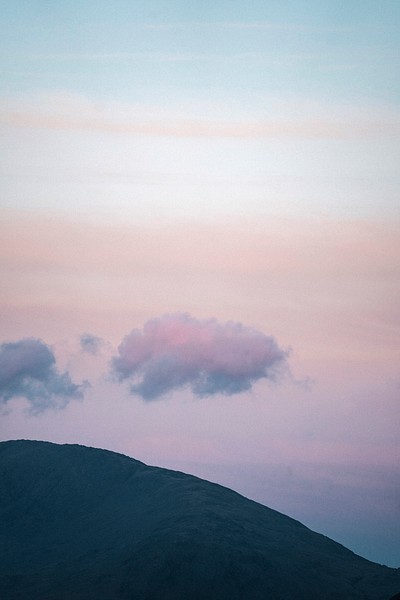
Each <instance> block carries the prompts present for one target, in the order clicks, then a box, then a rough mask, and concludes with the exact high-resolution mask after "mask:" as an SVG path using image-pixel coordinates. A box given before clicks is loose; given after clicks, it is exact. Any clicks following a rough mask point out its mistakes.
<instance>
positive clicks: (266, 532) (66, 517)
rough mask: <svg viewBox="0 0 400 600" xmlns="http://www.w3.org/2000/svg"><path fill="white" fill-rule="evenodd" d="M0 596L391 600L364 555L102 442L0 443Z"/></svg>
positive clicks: (393, 575) (398, 584)
mask: <svg viewBox="0 0 400 600" xmlns="http://www.w3.org/2000/svg"><path fill="white" fill-rule="evenodd" d="M0 482H1V485H0V598H2V599H4V600H117V599H118V600H119V599H120V600H176V599H179V600H210V599H215V600H236V599H241V600H288V599H290V600H352V599H354V600H356V599H357V600H358V599H359V600H389V598H391V597H392V596H393V595H395V594H396V593H398V592H399V591H400V570H396V569H389V568H388V567H383V566H380V565H377V564H374V563H371V562H369V561H367V560H365V559H363V558H361V557H359V556H357V555H355V554H353V553H352V552H350V551H349V550H347V549H346V548H344V547H343V546H341V545H340V544H337V543H336V542H333V541H332V540H330V539H328V538H326V537H324V536H322V535H319V534H317V533H314V532H312V531H310V530H309V529H307V528H306V527H304V526H303V525H301V524H300V523H299V522H297V521H295V520H293V519H291V518H289V517H286V516H284V515H282V514H280V513H278V512H276V511H274V510H271V509H269V508H266V507H265V506H262V505H261V504H258V503H256V502H252V501H251V500H247V499H246V498H244V497H242V496H240V495H239V494H237V493H235V492H233V491H231V490H229V489H227V488H224V487H221V486H219V485H216V484H212V483H209V482H207V481H203V480H201V479H198V478H196V477H193V476H191V475H185V474H183V473H178V472H174V471H169V470H166V469H160V468H156V467H148V466H146V465H145V464H143V463H141V462H138V461H136V460H133V459H131V458H128V457H126V456H123V455H121V454H116V453H114V452H109V451H106V450H97V449H94V448H86V447H84V446H77V445H57V444H51V443H48V442H33V441H24V440H21V441H10V442H2V443H0Z"/></svg>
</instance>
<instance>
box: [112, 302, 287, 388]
mask: <svg viewBox="0 0 400 600" xmlns="http://www.w3.org/2000/svg"><path fill="white" fill-rule="evenodd" d="M287 355H288V352H287V351H286V350H283V349H282V348H280V347H279V346H278V344H277V342H276V341H275V339H274V338H273V337H271V336H267V335H265V334H264V333H262V332H261V331H258V330H256V329H253V328H251V327H246V326H244V325H242V324H241V323H234V322H231V321H229V322H227V323H218V322H217V321H216V320H215V319H208V320H199V319H195V318H194V317H191V316H190V315H188V314H182V313H178V314H173V315H164V316H163V317H160V318H155V319H151V320H150V321H148V322H147V323H146V324H145V325H144V328H143V331H140V330H138V329H134V330H133V331H132V332H131V333H130V334H128V335H127V336H126V337H125V338H124V339H123V341H122V343H121V344H120V346H119V348H118V355H117V356H115V357H114V358H113V361H112V370H113V374H114V376H116V377H117V379H118V380H119V381H124V380H126V379H128V380H130V381H131V386H130V390H131V392H132V394H138V395H139V396H141V397H142V398H143V399H144V400H154V399H157V398H159V397H161V396H163V395H165V394H166V393H168V392H170V391H172V390H175V389H178V388H182V387H185V386H190V388H191V390H192V392H193V394H194V395H196V396H213V395H215V394H225V395H228V396H230V395H233V394H238V393H240V392H244V391H247V390H250V389H251V388H252V386H253V384H254V383H255V382H256V381H258V380H259V379H262V378H265V379H269V380H275V378H276V376H277V374H278V373H279V372H280V371H282V369H285V368H286V369H287V365H286V361H287Z"/></svg>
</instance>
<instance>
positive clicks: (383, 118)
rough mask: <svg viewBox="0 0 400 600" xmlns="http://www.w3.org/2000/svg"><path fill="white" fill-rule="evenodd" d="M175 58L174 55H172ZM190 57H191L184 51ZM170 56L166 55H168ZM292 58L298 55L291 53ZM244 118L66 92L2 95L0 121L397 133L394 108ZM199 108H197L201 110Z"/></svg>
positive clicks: (229, 134) (338, 135)
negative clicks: (17, 96)
mask: <svg viewBox="0 0 400 600" xmlns="http://www.w3.org/2000/svg"><path fill="white" fill-rule="evenodd" d="M170 58H171V59H173V57H170ZM187 58H190V57H187ZM168 60H169V59H168ZM290 60H291V61H296V60H302V57H297V58H296V56H292V57H291V58H290ZM275 112H276V111H275ZM285 112H287V111H285V110H283V112H282V110H281V111H280V114H279V113H278V114H276V115H275V114H274V110H273V109H272V112H271V117H270V118H264V117H260V118H257V119H246V118H245V117H243V115H240V116H238V117H237V118H235V116H233V118H224V117H221V115H220V114H218V116H216V117H215V116H214V115H212V114H211V116H207V117H204V115H201V116H200V117H199V111H190V112H186V113H176V112H174V111H168V110H166V109H165V108H163V107H151V106H149V107H147V106H142V105H132V106H130V105H126V104H125V105H122V104H121V105H120V104H113V103H108V104H107V103H106V104H104V105H103V104H101V103H100V104H99V103H95V102H92V101H90V100H89V99H88V98H84V97H80V96H74V95H71V94H67V93H58V94H50V95H48V96H46V95H44V96H43V97H41V96H39V97H32V98H31V99H30V100H29V99H27V101H26V102H25V101H24V100H21V99H19V100H17V101H16V100H12V99H8V100H6V99H3V101H2V102H0V123H3V124H4V125H8V126H14V127H22V128H24V127H27V128H39V129H51V130H61V131H63V130H64V131H82V132H94V133H104V134H118V135H124V136H150V137H151V136H153V137H154V136H158V137H172V138H174V137H175V138H191V137H192V138H196V137H197V138H209V139H232V140H235V139H268V138H304V139H313V138H331V139H352V138H357V137H358V138H362V137H393V136H398V135H399V133H400V118H399V115H398V113H397V112H393V111H392V112H390V113H388V114H386V115H384V114H381V113H380V112H379V111H378V112H376V111H375V112H371V113H368V111H364V114H360V111H358V113H357V114H358V117H357V116H356V115H355V114H354V111H353V112H352V111H347V114H346V111H345V112H344V113H343V114H342V115H340V116H339V114H338V115H337V116H335V117H334V118H330V113H329V111H328V110H325V111H321V109H320V108H319V110H315V107H310V106H308V107H303V108H301V109H298V110H295V111H294V112H293V111H292V113H293V114H290V115H289V114H288V115H286V114H285ZM200 114H201V111H200Z"/></svg>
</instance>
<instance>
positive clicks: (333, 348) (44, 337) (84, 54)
mask: <svg viewBox="0 0 400 600" xmlns="http://www.w3.org/2000/svg"><path fill="white" fill-rule="evenodd" d="M1 14H2V18H1V25H0V28H1V35H0V40H1V41H0V56H1V68H2V76H1V82H0V128H1V140H2V142H1V159H0V170H1V181H2V183H1V205H0V219H1V234H0V247H1V255H0V256H1V258H0V307H1V308H0V315H1V317H0V318H1V330H0V331H1V339H0V439H1V440H7V439H18V438H26V439H44V440H49V441H54V442H59V443H80V444H85V445H90V446H96V447H101V448H107V449H110V450H114V451H118V452H122V453H124V454H127V455H129V456H132V457H134V458H136V459H139V460H142V461H144V462H147V463H149V464H155V465H158V466H163V467H168V468H174V469H180V470H183V471H186V472H190V473H193V474H196V475H199V476H201V477H204V478H206V479H209V480H212V481H216V482H218V483H221V484H223V485H228V486H229V487H231V488H233V489H235V490H237V491H239V492H240V493H243V494H244V495H246V496H247V497H250V498H253V499H255V500H257V501H260V502H262V503H263V504H266V505H267V506H270V507H272V508H275V509H277V510H280V511H281V512H284V513H285V514H288V515H290V516H293V517H294V518H296V519H298V520H300V521H302V522H303V523H304V524H306V525H307V526H309V527H311V528H312V529H314V530H316V531H319V532H321V533H323V534H325V535H328V536H329V537H332V538H333V539H335V540H336V541H339V542H341V543H342V544H344V545H346V546H347V547H349V548H350V549H352V550H353V551H355V552H356V553H358V554H360V555H362V556H365V557H366V558H369V559H370V560H374V561H376V562H379V563H383V564H387V565H389V566H394V567H399V566H400V547H399V544H398V540H399V539H400V525H399V524H400V518H399V517H400V467H399V465H400V460H399V459H400V448H399V446H400V443H399V439H400V436H399V425H400V406H399V395H400V394H399V392H400V371H399V287H400V285H399V282H400V278H399V275H400V252H399V251H400V248H399V246H400V236H399V229H400V228H399V216H400V215H399V212H400V211H399V208H400V204H399V202H398V192H399V175H398V164H399V158H400V157H399V149H400V144H399V137H400V103H399V91H400V90H399V82H400V77H399V62H400V53H399V35H398V33H399V24H400V4H399V3H398V2H397V1H394V0H393V1H391V0H382V1H381V2H372V1H369V0H363V1H362V2H361V1H357V0H348V1H347V2H342V1H341V0H335V1H333V2H332V1H331V0H329V1H324V0H315V1H314V0H307V1H306V0H304V1H302V0H287V1H285V2H282V0H281V1H280V2H277V1H275V0H271V1H270V2H261V1H257V0H253V1H249V2H244V1H242V0H230V1H229V2H228V1H224V0H218V1H217V2H215V1H214V2H211V1H210V2H209V1H208V0H204V1H202V2H190V1H182V0H181V1H180V0H176V1H173V0H168V1H163V0H147V1H146V2H144V1H140V0H138V1H137V2H130V1H129V2H128V1H123V0H115V1H114V2H105V1H101V0H100V1H99V0H97V1H96V2H91V1H90V0H83V1H82V0H80V1H79V2H77V1H71V2H68V3H67V2H61V1H54V2H48V1H45V0H40V1H38V0H29V1H25V0H16V1H15V2H13V3H10V2H2V3H1Z"/></svg>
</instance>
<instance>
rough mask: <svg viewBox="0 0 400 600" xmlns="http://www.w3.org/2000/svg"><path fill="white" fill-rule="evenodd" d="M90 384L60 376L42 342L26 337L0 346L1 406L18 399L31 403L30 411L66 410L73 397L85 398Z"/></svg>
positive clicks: (61, 374) (34, 412) (36, 412)
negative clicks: (84, 393)
mask: <svg viewBox="0 0 400 600" xmlns="http://www.w3.org/2000/svg"><path fill="white" fill-rule="evenodd" d="M87 385H88V384H87V382H85V383H83V384H80V385H78V384H75V383H73V381H72V380H71V377H70V375H69V373H68V371H66V372H65V373H60V372H59V371H58V370H57V368H56V359H55V356H54V353H53V351H52V350H51V348H50V347H49V346H48V345H47V344H45V343H44V342H43V341H42V340H39V339H36V338H25V339H22V340H18V341H16V342H6V343H3V344H1V345H0V403H2V404H6V403H7V402H8V401H9V400H12V398H16V397H24V398H26V399H27V400H28V401H29V402H30V405H31V407H30V412H31V413H32V414H38V413H41V412H43V411H44V410H46V409H47V408H64V407H65V406H66V405H67V404H68V402H69V401H70V400H71V399H72V398H82V397H83V391H84V388H85V387H86V386H87Z"/></svg>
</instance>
